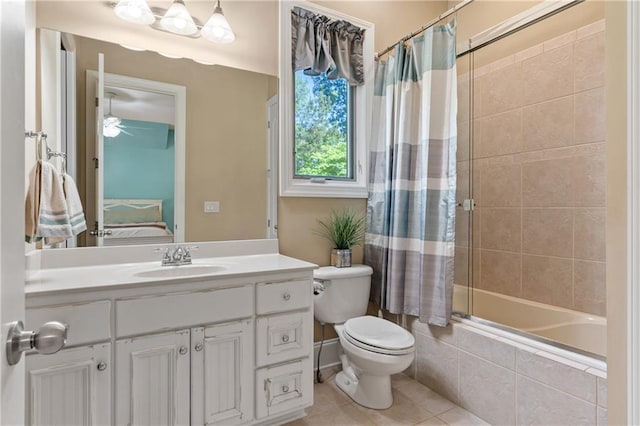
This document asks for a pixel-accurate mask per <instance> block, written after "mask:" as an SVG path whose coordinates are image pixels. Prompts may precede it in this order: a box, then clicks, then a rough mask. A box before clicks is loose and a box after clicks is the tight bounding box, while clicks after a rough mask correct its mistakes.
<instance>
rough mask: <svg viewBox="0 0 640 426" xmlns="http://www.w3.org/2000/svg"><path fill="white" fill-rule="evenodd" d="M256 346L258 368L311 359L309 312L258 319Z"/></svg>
mask: <svg viewBox="0 0 640 426" xmlns="http://www.w3.org/2000/svg"><path fill="white" fill-rule="evenodd" d="M256 344H257V350H256V352H257V360H256V361H257V364H258V366H259V367H261V366H263V365H267V364H275V363H278V362H283V361H287V360H290V359H294V358H301V357H303V356H307V355H310V354H311V346H312V344H313V313H312V312H311V311H310V310H309V311H306V312H295V313H292V314H284V315H270V316H268V317H261V318H258V321H257V325H256Z"/></svg>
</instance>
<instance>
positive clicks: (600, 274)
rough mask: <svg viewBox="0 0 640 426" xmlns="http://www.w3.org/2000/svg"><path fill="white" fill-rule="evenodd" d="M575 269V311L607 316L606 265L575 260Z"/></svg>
mask: <svg viewBox="0 0 640 426" xmlns="http://www.w3.org/2000/svg"><path fill="white" fill-rule="evenodd" d="M573 267H574V272H573V274H574V279H573V286H574V290H573V298H574V300H573V309H576V310H578V311H581V312H587V313H590V314H594V315H600V316H606V315H607V288H606V276H605V275H606V274H605V272H606V263H604V262H587V261H582V260H574V261H573Z"/></svg>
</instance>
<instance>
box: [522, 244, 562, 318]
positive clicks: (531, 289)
mask: <svg viewBox="0 0 640 426" xmlns="http://www.w3.org/2000/svg"><path fill="white" fill-rule="evenodd" d="M572 276H573V260H572V259H562V258H558V257H545V256H529V255H523V256H522V296H523V297H524V298H525V299H528V300H534V301H536V302H541V303H547V304H550V305H554V306H561V307H564V308H569V309H571V308H572V307H573V294H572V293H573V292H572V290H573V279H572Z"/></svg>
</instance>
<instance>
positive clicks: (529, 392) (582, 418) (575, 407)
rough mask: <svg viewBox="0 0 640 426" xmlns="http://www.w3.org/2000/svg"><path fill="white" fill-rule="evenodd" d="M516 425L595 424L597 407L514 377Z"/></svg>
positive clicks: (534, 382) (519, 376)
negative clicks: (515, 384) (515, 386)
mask: <svg viewBox="0 0 640 426" xmlns="http://www.w3.org/2000/svg"><path fill="white" fill-rule="evenodd" d="M516 398H517V420H516V422H517V424H519V425H521V424H526V425H531V424H537V425H570V424H571V425H576V424H580V425H595V424H596V406H595V405H594V404H590V403H588V402H586V401H583V400H581V399H578V398H575V397H573V396H571V395H568V394H566V393H564V392H560V391H558V390H556V389H554V388H552V387H549V386H546V385H543V384H541V383H538V382H536V381H533V380H530V379H528V378H526V377H525V376H521V375H518V378H517V392H516Z"/></svg>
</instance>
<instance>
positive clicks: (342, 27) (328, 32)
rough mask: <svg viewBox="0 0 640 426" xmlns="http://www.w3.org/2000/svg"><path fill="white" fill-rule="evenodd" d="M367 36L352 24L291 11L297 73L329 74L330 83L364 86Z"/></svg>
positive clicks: (294, 66) (305, 12)
mask: <svg viewBox="0 0 640 426" xmlns="http://www.w3.org/2000/svg"><path fill="white" fill-rule="evenodd" d="M364 32H365V30H364V29H361V28H359V27H356V26H355V25H353V24H351V23H350V22H347V21H342V20H332V19H330V18H329V17H327V16H324V15H320V14H316V13H313V12H310V11H308V10H306V9H302V8H300V7H294V8H293V10H292V11H291V58H292V62H293V64H292V65H293V71H294V72H296V71H300V70H304V73H305V74H307V75H312V76H315V75H320V74H322V73H326V74H327V78H328V79H329V80H337V79H339V78H344V79H346V80H347V81H348V82H349V84H350V85H352V86H360V85H363V84H364V60H363V56H362V52H363V50H362V49H363V47H362V46H363V42H364Z"/></svg>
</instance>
